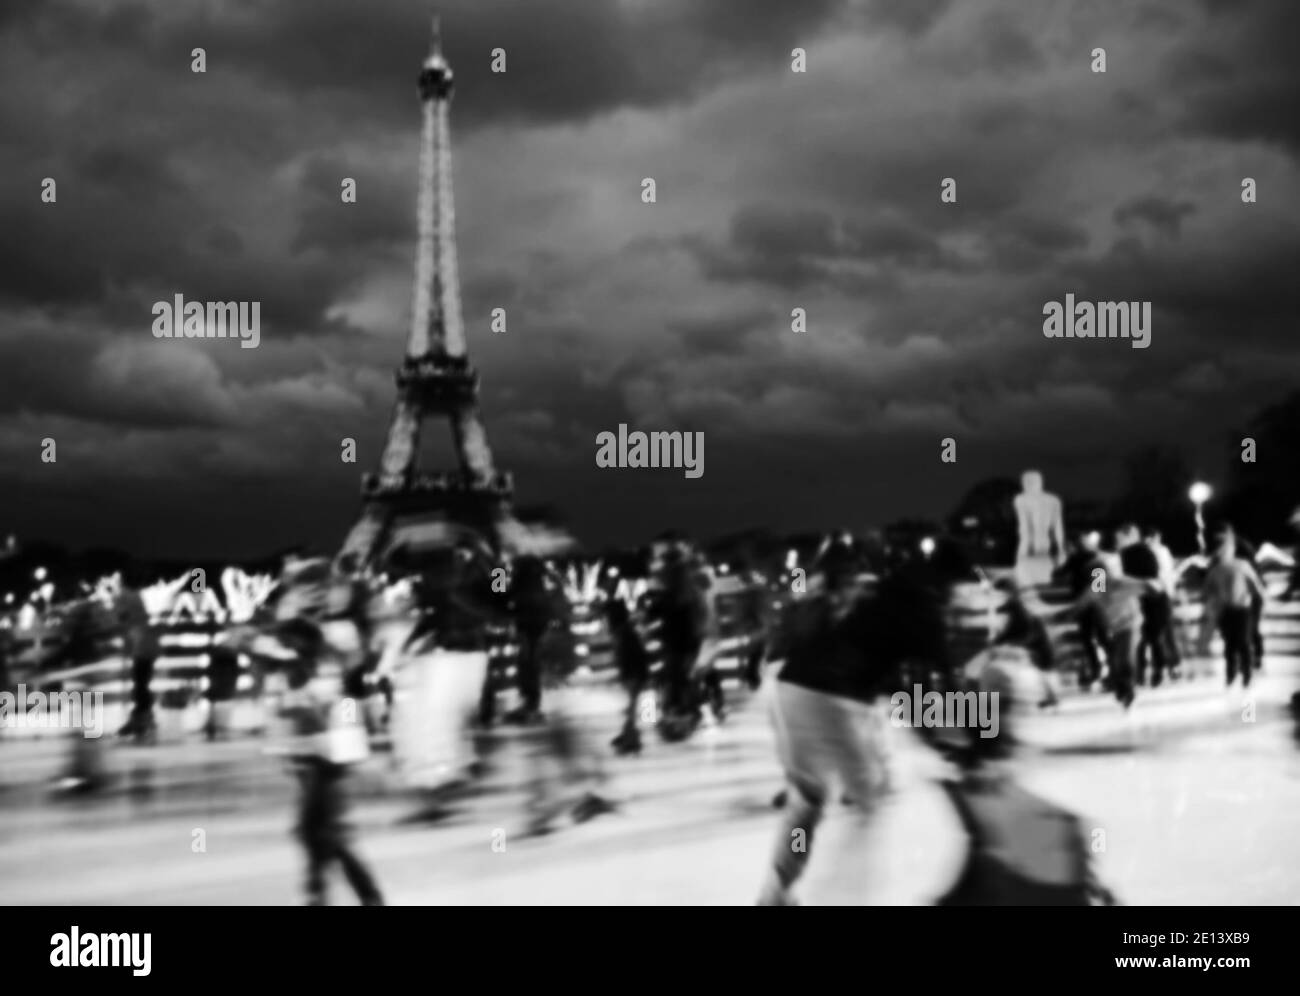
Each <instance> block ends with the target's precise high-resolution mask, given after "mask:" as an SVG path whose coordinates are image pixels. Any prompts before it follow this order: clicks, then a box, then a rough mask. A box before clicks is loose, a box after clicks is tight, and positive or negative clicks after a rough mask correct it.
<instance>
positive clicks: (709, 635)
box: [691, 565, 727, 723]
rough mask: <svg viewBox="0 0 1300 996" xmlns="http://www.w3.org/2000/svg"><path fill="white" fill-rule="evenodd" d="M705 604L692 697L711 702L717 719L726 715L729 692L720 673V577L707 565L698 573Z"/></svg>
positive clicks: (700, 595) (702, 607) (700, 596)
mask: <svg viewBox="0 0 1300 996" xmlns="http://www.w3.org/2000/svg"><path fill="white" fill-rule="evenodd" d="M695 584H696V586H697V588H698V589H699V598H700V603H701V613H700V619H701V626H700V650H699V654H698V655H697V656H696V659H695V662H694V664H693V666H692V668H691V685H692V697H693V699H694V701H695V702H697V703H700V704H707V705H708V707H709V711H710V712H711V713H712V714H713V718H714V720H715V721H717V722H719V723H720V722H722V720H723V719H724V718H726V712H727V708H726V706H727V703H726V695H725V693H724V692H723V689H722V675H720V674H719V673H718V668H717V659H718V655H719V653H721V650H722V623H721V619H720V618H719V616H718V601H717V578H716V577H715V576H714V574H713V571H712V570H711V569H710V568H709V567H708V566H707V565H703V566H701V567H700V568H699V569H698V570H697V571H696V574H695Z"/></svg>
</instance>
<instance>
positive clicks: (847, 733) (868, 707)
mask: <svg viewBox="0 0 1300 996" xmlns="http://www.w3.org/2000/svg"><path fill="white" fill-rule="evenodd" d="M856 566H857V558H856V556H855V554H854V551H853V550H852V549H851V547H849V546H848V545H847V544H845V543H843V542H837V543H833V544H831V545H830V546H829V547H828V548H827V549H826V550H824V551H823V552H822V554H821V556H820V557H819V560H818V563H817V565H816V567H815V570H816V572H817V576H816V578H815V579H814V584H813V586H812V588H811V590H810V592H809V593H808V595H807V597H805V598H800V599H798V600H796V601H795V602H793V603H792V604H791V606H790V608H789V610H788V612H787V617H786V619H785V620H784V621H783V625H782V627H781V628H780V630H779V631H778V645H777V649H776V653H775V654H774V656H780V655H781V654H782V653H783V654H784V657H785V664H784V665H783V666H782V668H781V671H780V673H779V674H778V675H777V680H776V681H775V682H774V684H773V699H772V721H773V725H774V726H775V729H776V740H777V756H778V758H779V760H780V763H781V766H782V768H783V769H784V771H785V777H786V781H787V783H788V785H789V792H788V793H787V796H786V801H785V807H784V810H783V814H782V821H781V826H780V829H779V831H778V834H777V841H776V845H775V848H774V849H773V853H772V858H771V864H770V866H769V869H768V874H767V876H766V878H765V881H764V883H763V886H762V891H761V893H760V896H759V900H758V904H759V905H761V906H789V905H794V899H793V897H792V895H791V890H792V888H793V886H794V885H795V883H796V882H797V881H798V879H799V877H800V876H801V875H802V874H803V872H804V870H805V868H806V867H807V862H808V856H809V853H810V851H811V847H812V842H813V836H814V833H815V831H816V828H817V826H818V824H819V823H820V822H821V819H822V816H823V815H824V812H825V808H826V805H827V803H828V801H829V800H830V799H832V798H834V796H833V795H832V792H833V791H834V790H835V787H836V786H837V785H839V786H841V787H842V789H843V791H844V793H845V795H844V797H845V801H846V802H848V803H849V804H850V805H851V806H852V807H853V808H854V809H855V810H856V813H857V815H858V818H859V820H860V821H863V823H864V824H865V822H866V821H869V820H870V817H871V816H872V815H873V813H874V811H875V809H876V807H877V804H878V802H879V801H880V799H881V797H882V796H883V794H884V792H885V791H886V788H885V785H886V783H887V781H888V775H887V773H886V771H885V770H884V769H885V764H884V753H883V745H882V743H881V741H880V739H879V738H878V737H873V736H872V735H871V731H872V730H873V729H874V730H879V729H880V728H881V725H882V724H883V722H884V720H883V717H882V715H881V713H880V708H879V704H880V701H881V700H882V699H883V698H884V696H885V695H886V694H887V693H888V691H889V689H890V688H891V686H892V684H893V681H894V675H895V674H896V672H897V669H898V667H899V665H900V664H901V663H902V662H903V661H904V660H905V659H907V658H918V659H931V660H939V661H943V663H944V664H945V665H946V660H944V658H945V657H946V643H945V640H944V624H943V612H942V600H941V598H939V597H937V592H936V590H935V589H934V588H933V587H932V585H930V584H929V583H928V579H925V578H923V577H921V576H920V575H918V574H917V573H915V572H911V571H904V572H899V573H897V574H895V575H894V576H892V577H890V578H887V579H885V581H883V582H882V583H881V585H880V586H879V587H878V588H877V591H876V592H875V594H873V595H872V596H870V597H865V596H863V595H862V594H861V593H860V592H859V590H858V588H857V586H856V584H855V583H854V579H855V575H856ZM945 670H946V667H945ZM862 828H863V829H864V830H865V825H864V826H863V827H862Z"/></svg>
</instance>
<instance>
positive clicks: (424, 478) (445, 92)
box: [335, 18, 519, 571]
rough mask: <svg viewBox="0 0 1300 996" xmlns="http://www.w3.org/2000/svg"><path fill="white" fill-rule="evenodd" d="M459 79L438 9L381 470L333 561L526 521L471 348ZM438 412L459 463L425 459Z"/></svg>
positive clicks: (496, 537)
mask: <svg viewBox="0 0 1300 996" xmlns="http://www.w3.org/2000/svg"><path fill="white" fill-rule="evenodd" d="M454 82H455V81H454V75H453V73H452V70H451V66H450V65H449V64H448V62H447V60H446V59H445V58H444V57H443V54H442V47H441V43H440V40H439V32H438V23H437V19H436V18H435V20H434V31H433V45H432V49H431V51H430V54H429V57H428V58H427V59H425V61H424V64H423V66H422V67H421V69H420V75H419V92H420V103H421V108H422V114H423V128H422V132H421V141H420V189H419V201H418V207H417V210H418V218H419V239H418V243H417V248H416V256H415V288H414V302H413V306H412V311H411V328H410V333H409V335H408V337H407V345H406V353H405V355H404V356H403V358H402V363H401V366H400V367H398V369H397V375H396V381H397V401H396V404H395V406H394V408H393V415H392V419H391V421H390V423H389V427H388V436H387V439H386V440H385V443H384V450H383V455H382V457H381V458H380V464H379V471H378V473H370V474H366V475H365V476H364V477H363V478H362V484H361V495H362V512H361V517H360V519H359V521H358V522H357V523H356V525H354V526H353V528H352V530H351V532H350V533H349V534H348V536H347V539H346V540H345V541H344V543H343V546H342V548H341V550H340V551H339V554H338V557H337V558H336V561H335V563H336V565H337V566H339V567H340V568H341V569H344V570H348V571H351V570H361V569H364V568H367V567H371V568H381V569H382V567H383V566H384V565H385V564H386V563H387V561H388V560H389V558H390V557H392V556H393V555H394V554H396V553H397V552H398V551H401V550H403V549H406V550H409V549H411V548H413V547H419V546H420V545H421V544H429V543H432V544H437V543H438V542H439V539H438V537H440V536H445V537H448V538H450V537H452V536H454V535H456V534H458V533H459V534H464V533H465V532H469V533H472V534H474V535H476V536H478V537H480V538H481V539H482V540H484V541H486V543H487V544H488V545H489V546H491V547H492V548H493V549H500V548H501V547H502V546H503V545H504V540H505V538H506V537H508V536H509V535H511V534H513V533H514V532H516V531H517V530H518V529H519V526H518V523H517V521H516V520H515V518H514V513H513V511H512V510H511V499H512V496H513V482H512V481H511V478H510V475H509V474H505V473H502V472H500V471H498V470H497V469H496V466H495V464H494V462H493V459H492V450H491V448H490V447H489V445H488V441H487V432H486V430H485V429H484V427H483V418H482V414H481V413H480V411H479V404H478V391H479V378H478V373H477V372H476V371H475V369H474V367H473V365H472V364H471V363H470V361H469V357H468V356H467V354H466V348H465V327H464V323H463V320H462V317H461V307H460V277H459V274H458V272H457V267H456V209H455V202H454V199H453V197H452V163H451V133H450V128H449V124H448V119H449V111H450V106H451V96H452V91H453V89H454ZM432 419H444V420H446V422H447V424H448V427H449V428H450V431H451V437H452V444H453V447H454V450H455V454H456V463H457V466H456V467H454V468H450V469H443V470H434V471H428V470H424V469H422V468H421V467H420V466H419V460H418V454H419V450H420V435H421V432H422V430H423V429H424V426H425V423H426V421H428V420H432Z"/></svg>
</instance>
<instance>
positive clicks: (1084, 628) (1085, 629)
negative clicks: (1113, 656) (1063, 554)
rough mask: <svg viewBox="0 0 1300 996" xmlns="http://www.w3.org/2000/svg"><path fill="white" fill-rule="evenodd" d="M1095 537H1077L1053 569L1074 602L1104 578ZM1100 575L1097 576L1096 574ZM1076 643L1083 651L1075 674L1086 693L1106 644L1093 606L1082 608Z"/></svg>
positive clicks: (1098, 672) (1097, 675)
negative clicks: (1094, 582)
mask: <svg viewBox="0 0 1300 996" xmlns="http://www.w3.org/2000/svg"><path fill="white" fill-rule="evenodd" d="M1098 542H1099V537H1098V536H1097V534H1096V533H1086V534H1084V535H1083V536H1080V537H1079V538H1078V540H1077V541H1076V542H1075V544H1074V549H1073V550H1072V551H1071V552H1070V555H1069V556H1068V557H1067V558H1066V560H1065V563H1064V564H1062V565H1061V566H1060V567H1059V568H1057V575H1056V576H1057V579H1058V580H1060V581H1063V582H1064V583H1065V585H1066V587H1068V588H1069V590H1070V597H1071V599H1072V600H1074V601H1075V602H1078V601H1079V599H1080V598H1081V597H1082V596H1083V593H1084V592H1085V591H1087V590H1088V589H1089V588H1091V587H1092V584H1093V581H1094V580H1095V579H1096V578H1098V577H1103V578H1104V577H1105V570H1106V564H1105V562H1104V561H1103V560H1102V559H1101V553H1100V551H1099V550H1098V548H1097V547H1098ZM1097 571H1102V572H1103V573H1102V574H1101V575H1098V574H1097V573H1096V572H1097ZM1078 626H1079V642H1080V644H1081V645H1082V647H1083V664H1082V666H1081V668H1080V672H1079V687H1080V688H1082V689H1083V690H1085V691H1087V690H1088V689H1089V688H1091V687H1092V685H1093V684H1094V683H1095V682H1096V681H1097V680H1098V679H1099V678H1100V677H1101V655H1100V653H1099V650H1100V648H1101V647H1104V646H1106V645H1107V643H1108V642H1109V636H1108V634H1107V633H1106V625H1105V619H1104V617H1103V615H1102V613H1101V612H1100V611H1099V610H1098V609H1097V608H1096V606H1092V605H1085V606H1084V608H1083V609H1082V610H1080V612H1079V616H1078Z"/></svg>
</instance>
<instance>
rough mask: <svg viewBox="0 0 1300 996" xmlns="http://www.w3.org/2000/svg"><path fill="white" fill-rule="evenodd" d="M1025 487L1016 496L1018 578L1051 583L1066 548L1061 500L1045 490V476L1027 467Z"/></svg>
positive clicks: (1022, 480)
mask: <svg viewBox="0 0 1300 996" xmlns="http://www.w3.org/2000/svg"><path fill="white" fill-rule="evenodd" d="M1020 483H1021V485H1022V487H1023V488H1024V490H1023V491H1021V492H1020V494H1018V495H1016V497H1015V508H1016V523H1017V526H1018V527H1019V531H1020V541H1019V544H1018V545H1017V547H1016V581H1017V582H1018V583H1019V584H1020V585H1021V586H1027V585H1041V584H1049V583H1050V582H1051V580H1052V571H1053V569H1054V568H1055V567H1056V566H1057V565H1058V564H1059V563H1060V562H1061V558H1062V557H1063V556H1064V550H1065V526H1064V524H1063V522H1062V517H1061V499H1060V498H1058V497H1056V495H1054V494H1051V493H1050V492H1047V491H1044V490H1043V475H1042V474H1040V473H1038V471H1036V470H1027V471H1025V473H1024V474H1022V475H1021V477H1020Z"/></svg>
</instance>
